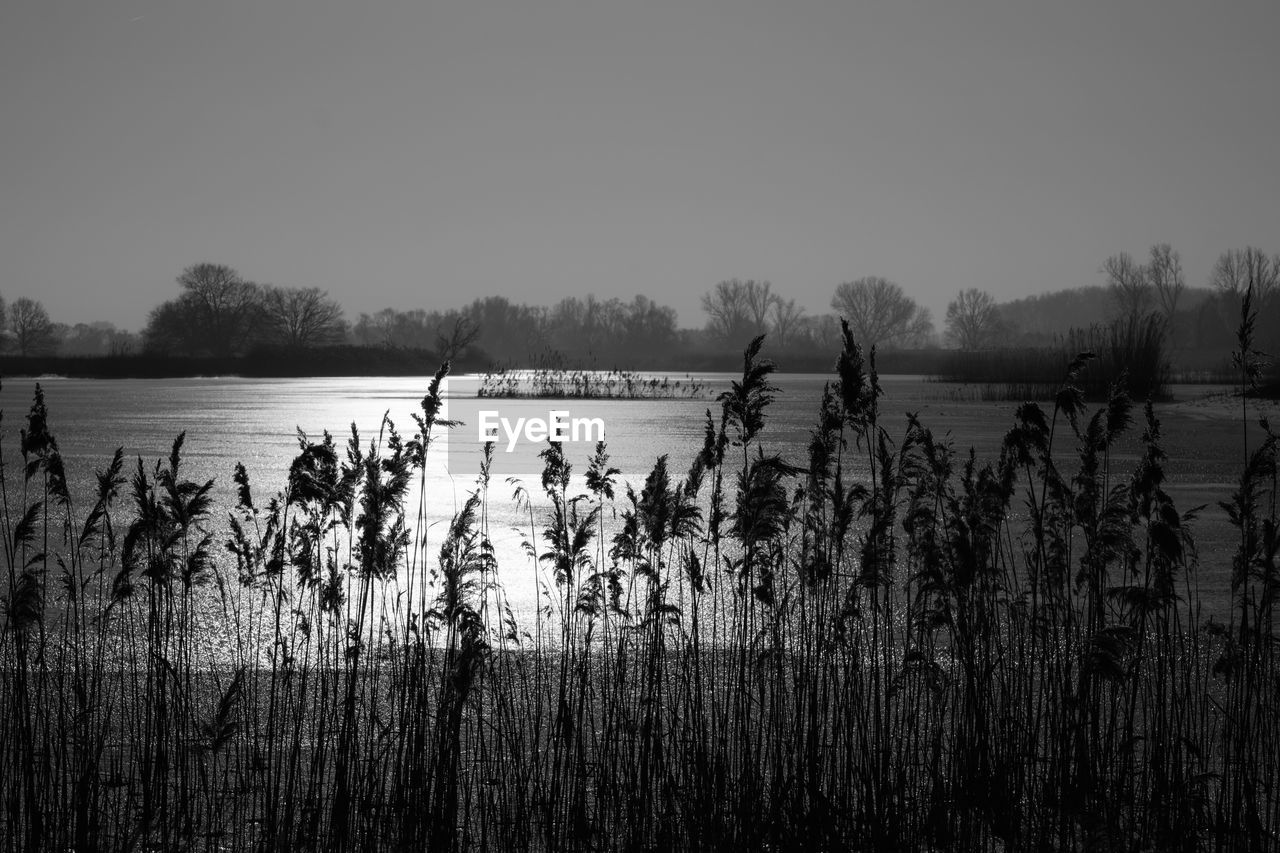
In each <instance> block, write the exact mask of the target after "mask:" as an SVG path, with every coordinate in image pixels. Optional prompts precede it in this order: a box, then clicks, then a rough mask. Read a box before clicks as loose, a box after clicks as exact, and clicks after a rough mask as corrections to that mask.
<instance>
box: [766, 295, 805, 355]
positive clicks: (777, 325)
mask: <svg viewBox="0 0 1280 853" xmlns="http://www.w3.org/2000/svg"><path fill="white" fill-rule="evenodd" d="M803 320H804V308H802V307H800V306H799V305H797V304H796V301H795V300H794V299H785V300H784V299H783V298H782V297H781V296H775V297H774V300H773V324H772V328H771V332H772V333H773V343H774V345H775V346H777V347H778V348H779V349H781V348H783V347H785V346H786V345H787V344H788V343H790V341H791V338H792V337H793V336H794V335H795V333H796V332H797V331H798V330H799V328H800V324H801V323H802V322H803Z"/></svg>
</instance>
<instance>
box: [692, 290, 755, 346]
mask: <svg viewBox="0 0 1280 853" xmlns="http://www.w3.org/2000/svg"><path fill="white" fill-rule="evenodd" d="M750 284H751V285H752V287H753V290H754V289H755V288H756V285H755V282H754V281H753V282H751V283H750ZM747 292H748V282H745V281H742V280H741V279H736V278H733V279H729V280H727V281H721V282H718V283H717V284H716V286H715V287H713V288H712V289H711V290H710V291H708V292H707V293H704V294H702V310H703V311H705V312H706V313H707V331H708V332H709V333H711V336H712V337H714V338H716V339H718V340H719V341H720V342H721V343H728V344H733V343H738V342H741V341H743V340H747V339H749V338H751V337H752V334H751V332H752V330H753V328H754V326H753V325H752V321H753V316H752V313H753V310H752V306H751V305H749V304H748V295H747Z"/></svg>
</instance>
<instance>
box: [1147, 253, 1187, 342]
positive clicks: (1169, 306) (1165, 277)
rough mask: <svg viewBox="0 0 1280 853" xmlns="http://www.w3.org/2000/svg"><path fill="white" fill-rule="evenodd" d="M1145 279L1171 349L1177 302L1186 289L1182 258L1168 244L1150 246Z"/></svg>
mask: <svg viewBox="0 0 1280 853" xmlns="http://www.w3.org/2000/svg"><path fill="white" fill-rule="evenodd" d="M1146 277H1147V281H1148V282H1150V284H1151V286H1152V288H1154V289H1155V293H1156V301H1157V302H1158V303H1159V305H1160V313H1161V314H1162V315H1163V318H1164V328H1165V334H1166V335H1168V336H1169V346H1170V347H1172V346H1173V330H1174V316H1175V315H1176V314H1177V313H1178V300H1180V299H1181V298H1182V292H1183V291H1184V290H1186V287H1187V282H1186V279H1185V278H1184V277H1183V275H1182V257H1181V256H1180V255H1179V254H1178V253H1177V252H1175V251H1174V250H1173V248H1172V247H1171V246H1170V245H1169V244H1168V243H1158V244H1156V245H1154V246H1152V247H1151V260H1150V261H1148V262H1147V270H1146Z"/></svg>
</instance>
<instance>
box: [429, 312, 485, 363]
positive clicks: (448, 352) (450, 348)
mask: <svg viewBox="0 0 1280 853" xmlns="http://www.w3.org/2000/svg"><path fill="white" fill-rule="evenodd" d="M479 337H480V327H479V326H477V325H476V324H475V322H474V321H472V319H471V318H470V317H467V316H466V315H465V314H460V313H458V312H450V313H449V314H447V315H446V316H444V317H442V318H441V320H440V323H439V324H438V325H437V326H436V350H437V351H438V352H439V353H440V358H441V359H443V360H445V361H453V360H454V359H456V358H457V357H458V356H459V355H461V354H462V353H464V352H466V350H467V347H469V346H471V345H472V344H473V343H475V342H476V340H477V339H478V338H479Z"/></svg>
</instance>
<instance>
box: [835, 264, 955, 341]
mask: <svg viewBox="0 0 1280 853" xmlns="http://www.w3.org/2000/svg"><path fill="white" fill-rule="evenodd" d="M831 307H832V308H834V309H835V310H836V313H838V314H840V315H841V316H842V317H844V318H845V319H846V320H848V321H849V327H850V329H851V330H852V331H853V333H854V336H855V338H856V340H857V341H858V342H859V343H860V344H862V345H863V346H864V347H867V348H870V347H873V346H893V345H896V344H897V345H900V344H905V343H917V342H920V341H922V340H925V339H927V338H928V336H929V335H930V334H931V333H932V330H933V321H932V320H931V319H930V317H929V312H928V311H927V310H926V309H924V308H921V307H920V306H919V305H917V304H916V302H915V300H914V299H912V298H911V297H909V296H907V295H906V294H905V293H903V291H902V288H901V287H899V286H898V285H897V284H895V283H894V282H892V281H889V280H888V279H885V278H880V277H879V276H869V277H866V278H860V279H858V280H856V281H846V282H842V283H841V284H839V285H838V286H837V287H836V292H835V295H834V296H833V297H832V298H831Z"/></svg>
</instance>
